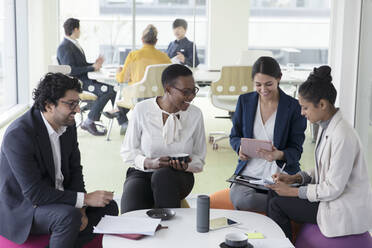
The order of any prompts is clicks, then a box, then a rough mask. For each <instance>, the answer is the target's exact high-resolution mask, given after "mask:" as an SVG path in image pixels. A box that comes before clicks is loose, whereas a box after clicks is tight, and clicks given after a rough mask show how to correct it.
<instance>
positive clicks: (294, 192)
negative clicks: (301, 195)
mask: <svg viewBox="0 0 372 248" xmlns="http://www.w3.org/2000/svg"><path fill="white" fill-rule="evenodd" d="M265 187H268V188H270V189H272V190H274V191H275V192H276V193H277V194H278V195H280V196H291V197H298V188H294V187H290V186H289V185H288V184H285V183H283V182H277V183H275V184H270V185H268V184H267V185H265Z"/></svg>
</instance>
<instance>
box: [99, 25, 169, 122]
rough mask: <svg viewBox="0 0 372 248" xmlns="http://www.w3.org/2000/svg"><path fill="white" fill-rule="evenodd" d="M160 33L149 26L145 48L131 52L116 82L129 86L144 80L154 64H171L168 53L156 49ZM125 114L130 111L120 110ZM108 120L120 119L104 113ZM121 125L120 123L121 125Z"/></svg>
mask: <svg viewBox="0 0 372 248" xmlns="http://www.w3.org/2000/svg"><path fill="white" fill-rule="evenodd" d="M157 36H158V31H157V29H156V27H155V26H154V25H152V24H149V25H148V26H147V27H146V29H145V30H144V31H143V34H142V43H143V47H142V48H141V49H139V50H137V51H131V52H130V53H129V54H128V56H127V58H126V59H125V63H124V67H123V68H121V67H120V68H118V72H117V74H116V81H117V82H119V83H123V82H128V83H129V85H131V84H134V83H137V82H139V81H141V80H142V78H143V76H144V74H145V71H146V67H147V66H148V65H154V64H170V63H171V60H170V58H169V57H168V55H167V54H166V53H163V52H161V51H160V50H158V49H156V48H155V45H156V42H157V41H158V38H157ZM119 110H120V111H121V112H122V113H123V114H127V112H128V109H125V108H119ZM104 115H105V116H106V117H108V118H114V117H118V116H119V115H118V114H115V113H113V112H104ZM119 124H120V123H119Z"/></svg>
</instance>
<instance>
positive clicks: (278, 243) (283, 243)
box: [248, 238, 295, 248]
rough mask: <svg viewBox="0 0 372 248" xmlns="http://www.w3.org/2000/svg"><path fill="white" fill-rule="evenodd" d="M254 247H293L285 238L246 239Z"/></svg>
mask: <svg viewBox="0 0 372 248" xmlns="http://www.w3.org/2000/svg"><path fill="white" fill-rule="evenodd" d="M248 242H249V243H251V244H252V245H253V246H254V248H271V247H275V248H295V247H294V245H293V244H292V243H291V241H289V239H287V238H282V239H270V238H269V239H250V240H248Z"/></svg>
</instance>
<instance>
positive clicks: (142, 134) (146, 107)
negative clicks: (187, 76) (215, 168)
mask: <svg viewBox="0 0 372 248" xmlns="http://www.w3.org/2000/svg"><path fill="white" fill-rule="evenodd" d="M162 114H163V110H162V109H160V107H159V105H158V104H157V102H156V97H155V98H151V99H147V100H144V101H142V102H139V103H137V104H136V106H135V107H134V109H133V113H132V119H131V120H130V121H129V125H128V129H127V132H126V134H125V138H124V142H123V144H122V146H121V151H120V154H121V156H122V158H123V160H124V163H128V164H130V165H131V166H133V167H135V168H136V169H138V170H141V171H145V172H152V171H153V170H150V169H145V168H144V161H145V158H158V157H162V156H171V155H174V154H178V153H187V154H189V155H190V158H191V159H192V161H191V162H190V163H189V166H188V168H187V170H186V171H189V172H200V171H202V170H203V166H204V159H205V155H206V149H207V148H206V142H205V131H204V122H203V115H202V113H201V111H200V109H199V108H198V107H196V106H194V105H191V104H190V106H189V107H188V108H187V110H186V111H180V112H179V121H180V123H181V126H182V129H181V130H180V138H179V140H178V141H173V142H172V143H170V144H166V142H165V141H164V138H163V127H164V124H163V116H162ZM168 118H169V117H168Z"/></svg>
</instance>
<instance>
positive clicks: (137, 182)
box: [121, 167, 194, 213]
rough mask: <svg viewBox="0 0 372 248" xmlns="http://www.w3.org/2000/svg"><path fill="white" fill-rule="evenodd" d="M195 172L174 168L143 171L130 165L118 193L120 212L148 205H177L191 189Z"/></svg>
mask: <svg viewBox="0 0 372 248" xmlns="http://www.w3.org/2000/svg"><path fill="white" fill-rule="evenodd" d="M193 186H194V174H193V173H191V172H184V171H178V170H175V169H173V168H169V167H168V168H161V169H158V170H156V171H154V172H143V171H140V170H136V169H134V168H129V169H128V171H127V178H126V180H125V182H124V189H123V195H122V197H121V213H126V212H129V211H133V210H138V209H147V208H154V207H155V208H179V207H180V206H181V200H182V199H185V197H186V196H187V195H188V194H189V193H190V192H191V190H192V188H193Z"/></svg>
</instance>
